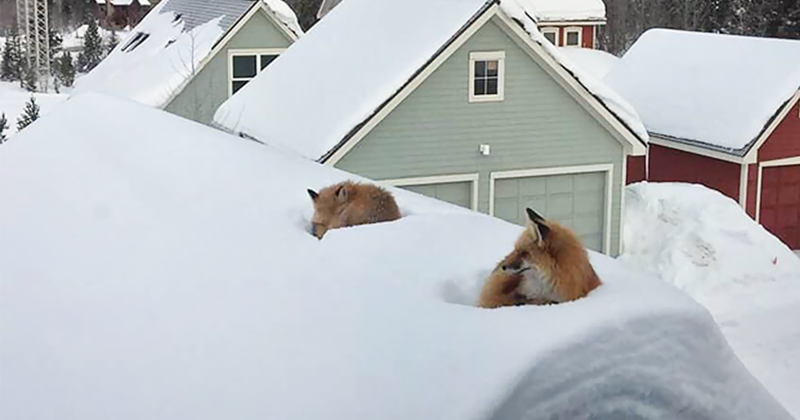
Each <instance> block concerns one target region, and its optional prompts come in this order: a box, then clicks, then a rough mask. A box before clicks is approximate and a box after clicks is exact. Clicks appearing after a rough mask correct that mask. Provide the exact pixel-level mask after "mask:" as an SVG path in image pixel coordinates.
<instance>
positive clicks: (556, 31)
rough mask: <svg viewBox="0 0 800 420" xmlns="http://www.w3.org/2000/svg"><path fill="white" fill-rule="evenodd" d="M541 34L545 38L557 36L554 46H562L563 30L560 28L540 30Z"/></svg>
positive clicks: (550, 27)
mask: <svg viewBox="0 0 800 420" xmlns="http://www.w3.org/2000/svg"><path fill="white" fill-rule="evenodd" d="M539 32H541V33H542V36H545V35H546V34H555V42H553V45H554V46H556V47H559V46H561V29H560V28H558V27H557V26H548V27H544V28H540V29H539ZM545 39H546V37H545Z"/></svg>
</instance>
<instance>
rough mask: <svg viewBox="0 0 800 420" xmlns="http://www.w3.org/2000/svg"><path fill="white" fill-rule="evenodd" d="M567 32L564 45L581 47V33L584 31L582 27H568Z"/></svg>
mask: <svg viewBox="0 0 800 420" xmlns="http://www.w3.org/2000/svg"><path fill="white" fill-rule="evenodd" d="M564 32H565V33H566V35H565V38H566V39H565V40H564V46H567V47H580V46H581V41H582V40H581V38H582V36H581V33H582V32H583V31H582V30H581V28H567V29H565V30H564Z"/></svg>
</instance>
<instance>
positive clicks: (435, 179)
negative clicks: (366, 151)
mask: <svg viewBox="0 0 800 420" xmlns="http://www.w3.org/2000/svg"><path fill="white" fill-rule="evenodd" d="M479 178H480V176H479V175H478V174H477V173H473V174H458V175H437V176H422V177H416V178H399V179H384V180H381V181H379V182H381V183H383V184H386V185H390V186H392V187H407V186H416V185H435V184H452V183H456V182H471V183H472V198H471V200H470V201H471V202H470V207H471V208H472V210H475V211H478V180H479Z"/></svg>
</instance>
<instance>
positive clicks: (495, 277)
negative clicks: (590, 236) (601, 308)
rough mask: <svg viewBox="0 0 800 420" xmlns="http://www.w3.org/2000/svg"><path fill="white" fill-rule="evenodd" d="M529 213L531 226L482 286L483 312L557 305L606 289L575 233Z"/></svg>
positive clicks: (479, 302)
mask: <svg viewBox="0 0 800 420" xmlns="http://www.w3.org/2000/svg"><path fill="white" fill-rule="evenodd" d="M525 211H526V212H527V215H528V223H527V226H526V228H525V230H524V231H523V232H522V234H520V236H519V238H518V239H517V241H516V243H515V244H514V250H513V251H511V253H510V254H508V255H507V256H506V257H505V258H503V260H502V261H500V262H499V263H498V264H497V266H496V267H495V268H494V270H493V271H492V272H491V274H490V275H489V278H488V279H487V280H486V283H484V285H483V289H482V290H481V293H480V296H479V298H478V306H479V307H481V308H499V307H502V306H520V305H548V304H558V303H563V302H569V301H573V300H577V299H580V298H582V297H585V296H586V295H588V294H589V292H591V291H592V290H594V289H596V288H598V287H600V285H602V282H601V281H600V278H599V277H598V276H597V273H595V271H594V268H592V265H591V263H590V262H589V253H588V252H587V251H586V248H585V247H584V246H583V244H582V243H581V241H580V239H579V238H578V237H577V236H576V235H575V233H573V232H572V231H571V230H569V229H567V228H566V227H564V226H562V225H560V224H558V223H557V222H555V221H552V220H545V219H544V218H543V217H542V216H541V215H539V214H538V213H536V212H535V211H534V210H532V209H530V208H527V209H525Z"/></svg>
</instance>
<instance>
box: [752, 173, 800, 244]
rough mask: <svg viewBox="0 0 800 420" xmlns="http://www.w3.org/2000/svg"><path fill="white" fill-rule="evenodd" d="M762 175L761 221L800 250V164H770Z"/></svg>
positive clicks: (784, 240)
mask: <svg viewBox="0 0 800 420" xmlns="http://www.w3.org/2000/svg"><path fill="white" fill-rule="evenodd" d="M761 176H762V179H761V214H760V216H761V218H760V221H761V224H762V225H764V227H765V228H766V229H767V230H769V231H770V232H772V233H773V234H774V235H775V236H777V237H778V238H779V239H780V240H781V241H783V242H784V243H785V244H786V245H788V246H789V248H791V249H800V165H793V166H778V167H767V168H764V170H763V173H762V174H761Z"/></svg>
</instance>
